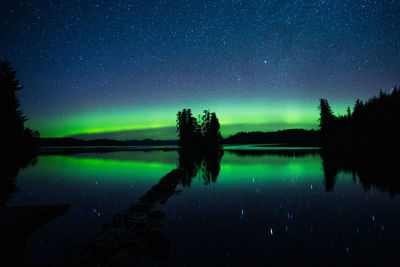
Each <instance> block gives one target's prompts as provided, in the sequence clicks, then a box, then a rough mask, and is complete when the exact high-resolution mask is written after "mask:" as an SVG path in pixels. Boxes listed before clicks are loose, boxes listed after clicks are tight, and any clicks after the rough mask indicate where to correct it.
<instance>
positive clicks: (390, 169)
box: [321, 151, 400, 197]
mask: <svg viewBox="0 0 400 267" xmlns="http://www.w3.org/2000/svg"><path fill="white" fill-rule="evenodd" d="M321 158H322V166H323V169H324V177H325V188H326V191H328V192H330V191H333V190H334V187H335V183H336V179H337V176H338V174H339V173H340V172H344V173H350V174H352V176H353V181H354V182H356V181H357V179H358V180H359V181H360V183H361V184H362V186H363V188H364V190H365V191H369V190H371V189H372V188H375V189H377V190H379V191H381V192H388V193H389V194H390V196H391V197H394V196H395V195H397V194H398V193H399V192H400V180H399V179H398V178H397V175H396V174H397V172H398V170H397V163H398V160H397V157H396V156H394V155H393V154H392V153H389V152H388V151H381V152H379V153H366V154H364V153H363V154H361V153H358V154H349V153H346V154H338V153H334V152H331V151H321Z"/></svg>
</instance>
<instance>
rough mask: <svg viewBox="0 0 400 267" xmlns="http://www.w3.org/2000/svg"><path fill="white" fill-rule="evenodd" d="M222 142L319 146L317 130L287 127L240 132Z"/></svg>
mask: <svg viewBox="0 0 400 267" xmlns="http://www.w3.org/2000/svg"><path fill="white" fill-rule="evenodd" d="M223 142H224V144H281V145H284V146H319V145H320V133H319V131H318V130H305V129H288V130H281V131H275V132H240V133H237V134H235V135H232V136H229V137H228V138H226V139H224V141H223Z"/></svg>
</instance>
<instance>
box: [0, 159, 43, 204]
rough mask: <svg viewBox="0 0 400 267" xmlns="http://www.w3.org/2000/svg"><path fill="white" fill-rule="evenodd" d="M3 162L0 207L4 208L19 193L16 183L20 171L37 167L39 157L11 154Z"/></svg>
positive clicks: (0, 181)
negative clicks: (30, 166)
mask: <svg viewBox="0 0 400 267" xmlns="http://www.w3.org/2000/svg"><path fill="white" fill-rule="evenodd" d="M2 161H3V162H2V165H3V175H2V176H3V177H2V178H1V179H0V207H1V206H4V205H5V203H6V202H7V201H9V200H10V199H11V197H12V196H13V194H14V193H16V192H17V191H18V189H17V187H16V182H17V175H18V173H19V171H20V170H21V169H24V168H26V167H27V166H29V165H35V164H36V161H37V157H36V156H27V155H24V154H21V155H15V153H13V152H10V153H9V154H8V155H6V157H4V158H3V160H2Z"/></svg>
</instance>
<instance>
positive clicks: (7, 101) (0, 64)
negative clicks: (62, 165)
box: [0, 60, 40, 156]
mask: <svg viewBox="0 0 400 267" xmlns="http://www.w3.org/2000/svg"><path fill="white" fill-rule="evenodd" d="M15 74H16V71H15V70H14V69H13V68H12V67H11V63H10V62H9V61H6V60H4V61H0V94H1V97H0V101H1V107H2V112H1V121H2V122H3V123H4V128H3V131H2V132H3V141H5V142H4V148H5V149H6V151H7V152H8V153H13V154H18V155H19V156H21V154H25V155H26V154H32V153H33V152H34V151H35V150H36V148H37V140H38V138H39V136H40V134H39V132H38V131H34V130H32V129H30V128H27V127H25V125H24V123H25V122H26V121H27V120H28V119H27V117H26V116H25V115H24V114H23V112H22V110H20V101H19V99H18V96H17V92H18V91H19V90H21V89H22V88H23V87H22V85H21V84H20V82H19V80H17V79H16V75H15Z"/></svg>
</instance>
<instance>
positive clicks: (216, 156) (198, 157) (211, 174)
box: [178, 150, 224, 187]
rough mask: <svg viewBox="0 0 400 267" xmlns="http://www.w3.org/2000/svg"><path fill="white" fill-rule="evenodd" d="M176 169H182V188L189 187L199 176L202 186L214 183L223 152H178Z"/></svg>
mask: <svg viewBox="0 0 400 267" xmlns="http://www.w3.org/2000/svg"><path fill="white" fill-rule="evenodd" d="M178 154H179V160H178V167H179V168H181V169H183V170H184V172H185V176H184V178H183V179H182V181H181V184H182V186H188V187H189V186H190V184H191V181H192V179H193V178H194V177H197V176H199V177H200V178H201V179H202V180H203V181H204V184H206V185H207V184H210V183H211V182H213V183H215V182H216V181H217V177H218V175H219V172H220V169H221V166H220V163H221V159H222V156H223V155H224V151H223V150H213V151H198V150H195V151H193V150H179V151H178Z"/></svg>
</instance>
